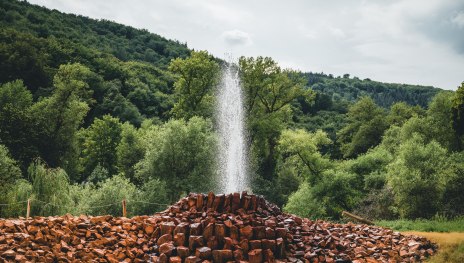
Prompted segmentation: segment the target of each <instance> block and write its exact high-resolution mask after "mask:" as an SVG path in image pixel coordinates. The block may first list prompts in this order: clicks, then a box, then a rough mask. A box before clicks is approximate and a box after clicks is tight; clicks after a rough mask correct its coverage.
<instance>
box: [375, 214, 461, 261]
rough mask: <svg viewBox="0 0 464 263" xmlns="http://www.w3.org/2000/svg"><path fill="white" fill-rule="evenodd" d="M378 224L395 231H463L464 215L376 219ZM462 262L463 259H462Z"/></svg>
mask: <svg viewBox="0 0 464 263" xmlns="http://www.w3.org/2000/svg"><path fill="white" fill-rule="evenodd" d="M375 224H376V225H378V226H383V227H388V228H391V229H394V230H396V231H422V232H464V217H460V218H456V219H452V220H445V219H435V220H424V219H417V220H394V221H377V222H375ZM463 262H464V261H463Z"/></svg>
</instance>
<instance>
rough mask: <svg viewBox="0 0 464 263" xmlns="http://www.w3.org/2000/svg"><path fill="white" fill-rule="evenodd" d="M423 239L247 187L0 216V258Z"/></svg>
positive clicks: (178, 253)
mask: <svg viewBox="0 0 464 263" xmlns="http://www.w3.org/2000/svg"><path fill="white" fill-rule="evenodd" d="M434 251H435V247H434V245H433V244H431V243H430V242H429V241H428V240H426V239H425V238H421V237H416V236H403V235H401V234H399V233H396V232H393V231H391V230H389V229H384V228H380V227H373V226H367V225H354V224H334V223H329V222H323V221H311V220H308V219H302V218H299V217H296V216H293V215H289V214H285V213H282V212H281V211H280V209H279V208H278V207H276V206H275V205H273V204H270V203H268V202H267V201H266V200H264V199H263V198H261V197H259V196H255V195H248V194H246V193H242V195H240V194H239V193H235V194H230V195H214V194H213V193H210V194H208V195H204V194H190V195H189V196H187V197H185V198H183V199H181V200H179V201H178V202H177V203H176V204H174V205H172V206H170V207H169V208H168V209H167V210H166V211H164V212H161V213H158V214H155V215H154V216H139V217H133V218H130V219H129V218H118V217H111V216H98V217H87V216H80V217H73V216H62V217H47V218H43V217H36V218H34V219H29V220H0V262H2V261H6V262H173V263H176V262H179V263H180V262H186V263H189V262H195V263H196V262H229V261H236V262H238V261H248V262H265V261H266V262H417V261H422V260H424V259H425V258H426V257H427V256H429V255H432V254H433V253H434Z"/></svg>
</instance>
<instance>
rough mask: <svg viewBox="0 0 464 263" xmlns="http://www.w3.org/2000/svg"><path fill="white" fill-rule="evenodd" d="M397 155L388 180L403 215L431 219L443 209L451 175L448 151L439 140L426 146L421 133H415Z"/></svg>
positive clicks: (389, 170)
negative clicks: (444, 195) (445, 187)
mask: <svg viewBox="0 0 464 263" xmlns="http://www.w3.org/2000/svg"><path fill="white" fill-rule="evenodd" d="M396 155H397V157H396V160H395V161H393V162H392V163H391V164H389V165H388V167H387V170H388V172H387V173H388V176H387V178H388V183H389V185H390V186H391V187H392V189H393V193H394V195H395V202H396V205H397V206H398V210H399V213H400V215H401V216H402V217H405V218H430V217H431V216H433V215H435V214H436V213H437V212H438V211H439V210H440V205H441V200H442V195H443V191H444V185H445V183H446V181H447V178H448V177H449V175H450V174H449V173H450V172H449V169H448V160H447V155H448V153H447V151H446V149H445V148H443V147H442V146H440V144H438V143H437V142H435V141H432V142H430V143H424V139H423V138H422V137H421V136H420V135H419V134H414V135H413V136H412V138H411V139H409V140H407V141H404V142H403V143H402V144H401V145H400V146H399V148H398V152H397V153H396Z"/></svg>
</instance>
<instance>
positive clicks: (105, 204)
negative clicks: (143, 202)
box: [80, 175, 138, 216]
mask: <svg viewBox="0 0 464 263" xmlns="http://www.w3.org/2000/svg"><path fill="white" fill-rule="evenodd" d="M91 189H92V188H91ZM90 193H91V194H90V196H89V197H88V200H85V199H86V198H83V199H81V201H80V202H84V203H87V204H88V205H87V213H88V214H91V215H113V216H122V200H123V199H126V200H136V198H137V196H138V190H137V188H136V187H135V185H134V184H132V183H131V182H130V181H129V180H128V179H127V178H125V177H124V176H122V175H116V176H114V177H112V178H110V179H107V180H106V181H104V182H100V183H98V184H97V188H95V189H92V190H91V191H90ZM128 213H129V214H130V215H133V211H130V210H128Z"/></svg>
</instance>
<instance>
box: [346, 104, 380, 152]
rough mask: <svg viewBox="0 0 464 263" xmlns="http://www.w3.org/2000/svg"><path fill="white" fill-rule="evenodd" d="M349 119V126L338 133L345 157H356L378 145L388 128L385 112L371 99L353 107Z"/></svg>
mask: <svg viewBox="0 0 464 263" xmlns="http://www.w3.org/2000/svg"><path fill="white" fill-rule="evenodd" d="M347 119H348V124H347V125H346V126H345V127H344V128H343V129H341V130H340V131H339V133H338V139H339V141H340V143H341V149H342V152H343V156H344V157H356V156H357V155H359V154H361V153H365V152H367V150H369V149H370V148H372V147H374V146H376V145H378V144H379V143H380V142H381V140H382V135H383V133H384V131H385V130H386V129H387V128H388V125H387V123H386V122H385V113H384V111H383V110H382V109H381V108H380V107H379V106H377V105H376V104H375V102H374V101H373V100H372V99H371V98H369V97H362V98H361V99H360V100H359V101H358V102H356V103H355V104H354V105H353V106H351V107H350V109H349V111H348V114H347Z"/></svg>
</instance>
